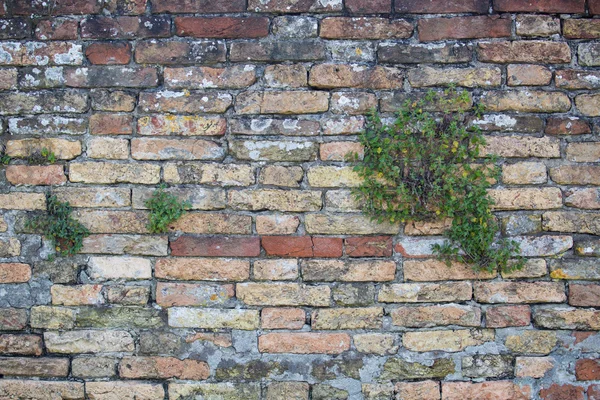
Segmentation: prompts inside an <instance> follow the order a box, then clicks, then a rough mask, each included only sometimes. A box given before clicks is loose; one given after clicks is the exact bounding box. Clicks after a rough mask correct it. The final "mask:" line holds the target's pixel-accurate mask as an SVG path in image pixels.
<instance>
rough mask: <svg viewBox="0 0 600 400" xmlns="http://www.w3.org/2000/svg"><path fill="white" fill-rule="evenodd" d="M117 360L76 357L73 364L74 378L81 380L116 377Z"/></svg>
mask: <svg viewBox="0 0 600 400" xmlns="http://www.w3.org/2000/svg"><path fill="white" fill-rule="evenodd" d="M117 362H118V360H117V359H116V358H112V357H98V356H95V357H76V358H74V359H73V361H72V363H71V369H72V371H73V372H72V373H73V376H75V377H79V378H110V377H114V376H116V371H117Z"/></svg>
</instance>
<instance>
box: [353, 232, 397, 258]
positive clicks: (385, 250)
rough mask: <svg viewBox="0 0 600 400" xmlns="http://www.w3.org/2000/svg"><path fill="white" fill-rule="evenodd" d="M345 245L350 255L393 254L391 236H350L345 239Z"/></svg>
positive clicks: (384, 255) (375, 255)
mask: <svg viewBox="0 0 600 400" xmlns="http://www.w3.org/2000/svg"><path fill="white" fill-rule="evenodd" d="M344 246H345V248H346V255H348V256H349V257H390V256H391V255H392V238H391V237H390V236H372V237H349V238H346V239H344Z"/></svg>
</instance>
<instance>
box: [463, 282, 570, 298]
mask: <svg viewBox="0 0 600 400" xmlns="http://www.w3.org/2000/svg"><path fill="white" fill-rule="evenodd" d="M474 291H475V299H476V300H477V301H478V302H481V303H562V302H564V301H565V300H566V299H567V297H566V295H565V286H564V284H562V283H561V282H481V283H475V284H474Z"/></svg>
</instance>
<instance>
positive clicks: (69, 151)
mask: <svg viewBox="0 0 600 400" xmlns="http://www.w3.org/2000/svg"><path fill="white" fill-rule="evenodd" d="M43 149H47V150H48V151H50V152H51V153H54V155H55V156H56V159H58V160H71V159H73V158H75V157H77V156H78V155H80V154H81V142H80V141H78V140H75V141H73V140H66V139H55V138H43V139H37V138H36V139H19V140H8V141H6V144H5V147H4V151H5V153H6V154H7V155H9V156H10V157H16V158H27V157H32V156H35V155H38V154H40V153H41V152H42V150H43Z"/></svg>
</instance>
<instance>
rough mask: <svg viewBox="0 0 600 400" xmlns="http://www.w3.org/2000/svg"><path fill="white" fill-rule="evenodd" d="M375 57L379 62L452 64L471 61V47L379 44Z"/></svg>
mask: <svg viewBox="0 0 600 400" xmlns="http://www.w3.org/2000/svg"><path fill="white" fill-rule="evenodd" d="M377 57H378V59H379V61H380V62H381V63H391V64H426V63H440V64H452V63H462V62H469V61H471V58H472V48H471V46H467V45H464V44H454V45H452V44H443V45H440V46H430V45H426V44H414V45H413V44H380V45H379V49H378V50H377Z"/></svg>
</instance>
